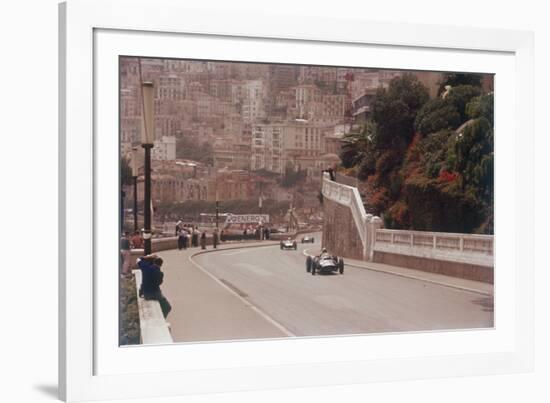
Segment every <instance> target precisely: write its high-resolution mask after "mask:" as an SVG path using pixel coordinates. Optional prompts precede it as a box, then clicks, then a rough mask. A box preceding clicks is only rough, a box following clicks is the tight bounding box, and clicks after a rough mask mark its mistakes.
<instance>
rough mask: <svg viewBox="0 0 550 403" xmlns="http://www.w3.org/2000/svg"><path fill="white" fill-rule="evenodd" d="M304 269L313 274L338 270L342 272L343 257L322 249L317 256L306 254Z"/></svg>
mask: <svg viewBox="0 0 550 403" xmlns="http://www.w3.org/2000/svg"><path fill="white" fill-rule="evenodd" d="M306 271H307V272H308V273H311V274H312V275H315V274H316V273H332V272H336V271H337V272H339V273H340V274H344V259H342V258H338V257H337V256H334V255H329V254H328V253H327V250H326V249H323V252H321V254H320V255H318V256H308V257H307V259H306Z"/></svg>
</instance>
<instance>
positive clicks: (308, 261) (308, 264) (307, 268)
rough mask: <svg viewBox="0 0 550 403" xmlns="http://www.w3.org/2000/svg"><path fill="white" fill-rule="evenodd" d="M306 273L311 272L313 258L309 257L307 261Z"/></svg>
mask: <svg viewBox="0 0 550 403" xmlns="http://www.w3.org/2000/svg"><path fill="white" fill-rule="evenodd" d="M306 271H307V272H308V273H309V272H310V271H311V256H308V257H307V259H306Z"/></svg>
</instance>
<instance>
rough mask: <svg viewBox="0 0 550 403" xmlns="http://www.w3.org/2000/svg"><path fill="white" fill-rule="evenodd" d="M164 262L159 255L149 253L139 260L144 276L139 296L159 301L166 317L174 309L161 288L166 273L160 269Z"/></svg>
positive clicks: (138, 263) (142, 275)
mask: <svg viewBox="0 0 550 403" xmlns="http://www.w3.org/2000/svg"><path fill="white" fill-rule="evenodd" d="M162 263H163V261H162V258H161V257H159V256H157V255H147V256H143V257H141V258H139V259H138V260H137V265H138V267H139V269H140V270H141V278H142V280H141V287H140V289H139V296H140V297H143V298H145V299H146V300H156V301H158V302H159V303H160V307H161V309H162V314H163V315H164V318H166V317H167V316H168V314H169V313H170V311H171V310H172V306H171V305H170V303H169V302H168V300H167V299H166V297H165V296H164V295H163V294H162V292H161V290H160V285H161V284H162V281H163V279H164V273H163V272H162V271H161V270H160V268H161V267H162Z"/></svg>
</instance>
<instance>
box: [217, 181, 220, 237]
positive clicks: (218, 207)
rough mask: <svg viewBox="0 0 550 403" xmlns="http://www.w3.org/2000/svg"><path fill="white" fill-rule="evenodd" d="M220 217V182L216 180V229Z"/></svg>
mask: <svg viewBox="0 0 550 403" xmlns="http://www.w3.org/2000/svg"><path fill="white" fill-rule="evenodd" d="M219 217H220V200H219V198H218V182H217V180H216V229H218V226H219Z"/></svg>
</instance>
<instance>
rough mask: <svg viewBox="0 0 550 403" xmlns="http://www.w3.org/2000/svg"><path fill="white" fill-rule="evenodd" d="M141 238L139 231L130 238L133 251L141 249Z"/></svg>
mask: <svg viewBox="0 0 550 403" xmlns="http://www.w3.org/2000/svg"><path fill="white" fill-rule="evenodd" d="M143 244H144V242H143V238H142V236H141V234H140V233H139V231H136V232H134V236H132V246H133V248H134V249H143V246H144V245H143Z"/></svg>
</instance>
